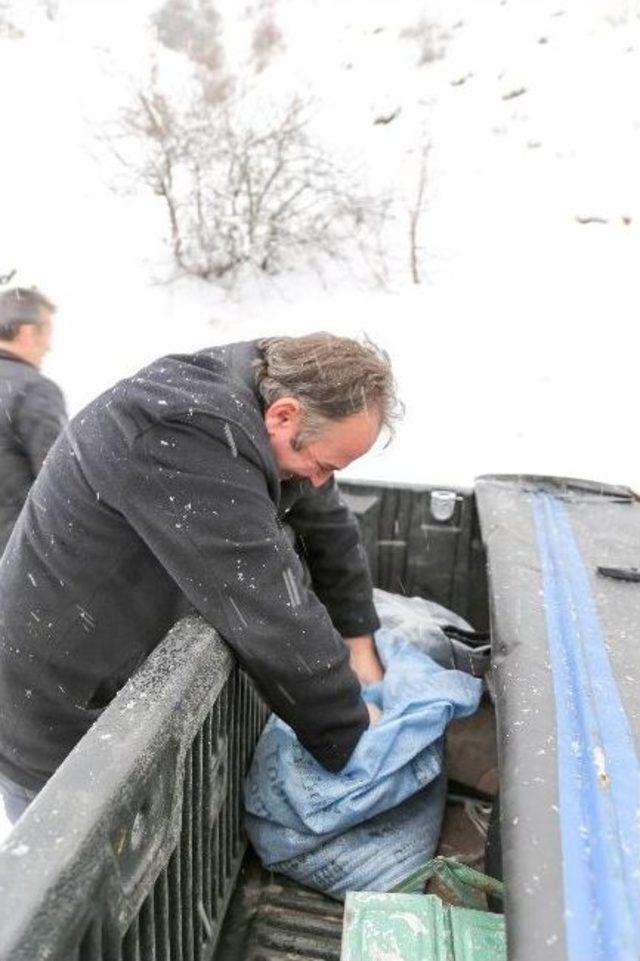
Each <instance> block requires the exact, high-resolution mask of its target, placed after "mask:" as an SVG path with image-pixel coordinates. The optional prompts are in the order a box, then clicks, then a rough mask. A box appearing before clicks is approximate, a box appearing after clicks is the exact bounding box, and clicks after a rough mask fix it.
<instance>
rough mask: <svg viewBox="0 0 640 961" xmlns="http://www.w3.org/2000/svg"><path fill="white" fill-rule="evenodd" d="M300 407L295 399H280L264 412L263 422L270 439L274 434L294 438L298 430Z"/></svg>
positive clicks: (300, 415)
mask: <svg viewBox="0 0 640 961" xmlns="http://www.w3.org/2000/svg"><path fill="white" fill-rule="evenodd" d="M301 418H302V405H301V403H300V401H299V400H296V398H295V397H280V398H279V400H274V402H273V404H270V405H269V406H268V407H267V408H266V410H265V412H264V422H265V424H266V427H267V433H268V434H269V436H270V437H272V436H273V435H274V434H280V435H282V434H285V435H289V434H290V435H291V436H295V435H296V434H297V433H298V431H299V430H300V421H301Z"/></svg>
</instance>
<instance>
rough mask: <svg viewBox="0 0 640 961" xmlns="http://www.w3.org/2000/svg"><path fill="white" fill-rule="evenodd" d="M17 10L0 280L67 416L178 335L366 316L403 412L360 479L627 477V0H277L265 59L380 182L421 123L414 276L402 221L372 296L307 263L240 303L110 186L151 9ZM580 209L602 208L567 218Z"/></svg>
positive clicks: (634, 81) (633, 177)
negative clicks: (34, 320) (35, 323)
mask: <svg viewBox="0 0 640 961" xmlns="http://www.w3.org/2000/svg"><path fill="white" fill-rule="evenodd" d="M19 6H20V22H21V24H23V25H24V32H25V37H24V39H20V40H15V39H14V40H9V39H4V40H0V85H1V89H2V90H3V92H4V95H3V111H2V141H3V148H2V151H1V154H0V211H1V217H0V273H1V272H2V271H4V270H8V269H11V268H13V267H17V268H18V274H17V276H16V279H17V280H19V281H20V282H23V283H37V284H38V285H39V286H41V287H42V289H43V290H45V291H46V292H48V293H49V294H50V296H52V297H53V298H54V299H55V300H56V301H57V302H58V304H59V308H60V309H59V317H58V330H57V335H56V341H55V346H54V350H53V352H52V354H51V355H50V358H49V360H48V362H47V367H46V369H47V371H48V372H49V374H50V375H51V376H53V377H54V378H55V379H56V380H58V381H59V383H60V384H61V385H62V386H63V388H64V390H65V391H66V394H67V397H68V401H69V404H70V407H71V409H72V411H77V410H78V409H79V408H80V407H81V406H83V405H84V404H85V403H86V402H87V401H88V400H90V399H91V397H92V396H93V395H94V394H95V393H97V392H98V391H100V390H102V389H103V388H105V387H106V386H108V385H109V384H110V383H112V382H113V381H114V380H115V379H117V378H119V377H121V376H123V375H125V374H127V373H129V372H130V371H132V370H134V369H135V368H136V367H138V366H140V365H142V364H143V363H145V362H146V361H147V360H148V359H150V358H152V357H154V356H157V355H158V354H161V353H164V352H167V351H181V350H184V349H188V348H192V347H200V346H204V345H207V344H210V343H216V342H223V341H225V340H228V339H242V338H244V337H247V336H253V335H254V334H256V333H265V332H274V331H283V332H296V331H306V330H310V329H314V328H319V327H320V328H324V329H329V330H334V331H340V332H342V331H344V332H348V333H353V332H359V331H366V332H368V333H369V334H370V335H371V336H372V337H373V338H374V339H376V340H378V341H379V342H380V343H381V344H383V345H384V346H385V347H386V348H387V349H388V350H389V352H390V354H391V355H392V357H393V361H394V364H395V367H396V370H397V375H398V380H399V384H400V390H401V394H402V397H403V398H404V400H405V403H406V405H407V416H406V419H405V422H404V424H403V425H402V427H401V428H400V430H399V431H398V435H397V438H396V440H395V441H394V443H393V445H392V446H391V447H390V448H389V449H388V450H386V451H384V452H379V453H376V454H372V455H370V456H369V458H367V459H365V460H364V461H362V462H361V463H359V464H357V465H356V466H355V467H353V468H352V469H351V471H350V473H351V474H352V475H359V476H362V477H376V478H388V479H391V480H407V481H417V482H419V481H429V482H436V483H439V484H447V483H451V484H468V483H470V482H471V481H472V479H473V477H474V476H475V475H477V474H480V473H483V472H488V471H500V472H520V471H531V472H541V473H555V474H568V475H573V476H583V477H590V478H594V479H601V480H606V481H614V482H623V483H631V484H636V485H638V483H639V482H640V468H639V467H638V463H637V458H636V457H635V455H634V453H633V451H634V444H633V443H632V437H633V436H634V434H633V424H634V417H633V414H634V407H635V401H636V376H635V374H636V355H635V350H634V346H635V343H634V333H635V329H636V326H637V314H638V282H637V275H638V272H637V264H638V259H639V258H638V255H639V253H640V203H639V190H640V187H639V183H640V180H639V178H638V176H637V171H638V169H640V164H639V160H640V126H639V124H640V108H639V107H638V100H637V97H635V96H634V91H637V90H638V89H639V81H640V58H639V56H638V52H639V50H640V5H639V4H638V3H636V2H622V0H568V2H562V0H447V2H442V3H426V4H425V3H418V2H414V0H402V2H398V3H389V2H388V0H375V2H374V0H343V2H340V3H338V2H326V0H323V2H313V0H278V2H276V3H275V5H272V8H273V9H274V11H275V15H276V18H277V22H278V24H279V26H280V28H281V29H282V31H283V34H284V42H285V45H286V49H285V52H284V53H283V54H282V56H281V57H280V58H279V60H278V64H277V67H274V70H278V71H280V73H281V74H282V75H283V76H284V77H285V79H286V80H287V82H288V83H289V85H290V86H291V87H292V88H295V87H297V88H299V89H306V88H311V89H313V90H314V91H315V93H316V94H317V95H318V96H320V97H321V99H322V100H323V102H324V104H325V107H326V111H327V117H328V118H329V120H330V129H331V136H332V137H333V138H334V139H335V141H336V143H338V144H340V146H341V148H342V149H343V150H345V151H346V152H351V153H353V154H354V155H359V156H360V157H361V158H362V165H363V176H364V177H366V178H367V180H368V181H369V182H373V183H380V184H388V183H389V182H391V181H393V180H394V179H395V180H396V181H397V179H398V177H399V176H404V177H405V178H407V179H408V178H410V177H411V176H413V175H414V172H413V171H412V169H411V163H412V157H411V155H410V154H408V153H407V151H408V150H410V149H411V147H412V146H413V147H414V148H415V146H416V144H417V143H418V142H419V140H420V136H421V131H422V130H424V131H425V135H426V137H427V138H428V140H429V141H430V143H431V145H432V149H431V153H430V155H429V161H428V165H429V166H428V173H429V183H428V206H427V209H426V211H425V214H424V217H423V220H422V225H421V236H420V241H421V245H422V252H421V255H422V270H423V274H424V277H425V280H424V282H423V283H422V284H420V285H419V286H416V285H413V284H412V283H411V278H410V275H409V264H408V228H407V226H406V223H402V222H399V223H398V225H397V230H396V233H395V235H394V236H393V241H392V246H393V248H394V250H393V251H392V254H393V255H394V257H395V260H396V262H399V263H402V262H403V261H404V260H406V270H404V271H400V272H396V273H395V274H394V276H393V277H392V279H391V282H390V284H389V286H388V288H387V289H385V290H368V289H366V288H365V287H363V285H362V284H359V285H354V283H353V282H351V281H350V280H349V278H348V276H345V277H344V278H343V280H342V281H333V282H332V283H331V284H330V289H325V288H323V286H322V285H321V283H320V282H319V280H318V278H317V277H316V276H315V275H313V274H304V273H299V274H296V275H288V276H285V277H279V278H276V279H275V280H274V281H272V282H268V283H267V284H263V285H259V286H258V285H256V284H253V285H251V287H249V286H247V287H245V288H244V289H240V290H237V291H235V292H234V293H233V295H227V294H226V293H224V292H222V291H220V290H218V289H217V288H215V287H213V286H211V285H207V284H203V283H198V282H194V281H191V282H187V281H179V282H174V283H172V284H168V285H167V284H165V283H162V282H159V281H161V279H162V278H163V277H164V276H166V269H165V268H166V250H165V248H164V247H163V245H162V243H161V239H160V238H161V235H162V232H163V231H164V228H165V224H164V220H163V212H162V210H161V208H160V205H159V202H158V201H156V200H155V199H154V198H150V197H148V196H146V195H142V194H141V195H140V196H136V197H127V198H123V197H117V196H114V194H113V193H112V192H111V191H110V190H109V187H108V182H109V179H110V178H111V177H112V171H111V170H109V169H107V164H106V163H105V160H104V151H101V150H100V149H99V146H98V145H97V144H96V141H95V134H96V130H97V129H99V124H101V123H103V122H104V121H105V119H107V118H108V117H109V114H110V113H112V112H113V111H114V110H115V108H116V106H117V105H118V104H119V103H120V102H121V101H122V98H123V97H124V96H125V92H126V78H127V75H130V74H136V72H137V71H139V70H141V69H142V66H141V65H144V63H145V62H146V60H145V58H146V49H147V47H148V43H149V38H148V34H147V32H146V30H145V20H146V17H147V15H148V12H149V11H150V10H151V9H152V8H153V6H154V5H153V3H151V2H150V0H144V2H138V3H137V4H133V5H132V4H127V3H125V2H123V0H122V2H114V0H109V2H106V0H105V2H98V0H61V2H60V4H59V10H58V14H57V18H56V19H55V20H54V21H49V20H47V19H46V18H45V17H44V16H43V14H42V11H41V8H39V7H38V6H37V5H36V4H35V0H33V4H32V5H30V4H28V3H24V4H21V5H19ZM219 6H220V7H222V8H223V9H224V3H220V4H219ZM227 9H228V10H233V9H234V5H233V4H230V3H229V2H227ZM235 9H236V10H237V11H238V12H237V13H236V14H235V16H234V15H233V14H230V16H229V17H228V20H227V28H226V29H227V38H228V42H229V46H230V49H231V50H232V51H233V45H234V43H235V44H236V46H238V45H239V44H240V43H241V38H242V28H243V22H242V16H241V15H240V12H239V11H240V9H241V7H240V5H237V4H236V5H235ZM421 16H423V17H426V19H427V21H428V22H429V23H432V24H434V25H435V27H436V29H435V30H434V34H433V38H434V39H433V41H432V42H433V45H434V48H435V52H436V53H438V52H441V53H442V54H443V56H442V57H441V58H439V59H434V60H431V61H430V62H427V63H424V64H422V65H419V60H420V53H421V51H420V47H419V43H418V41H415V40H412V39H410V38H407V37H404V38H403V37H401V36H400V34H401V31H402V30H403V29H406V28H408V27H409V28H410V27H412V26H415V25H416V24H417V23H418V22H419V21H420V17H421ZM519 90H523V91H524V92H522V93H521V94H520V95H519V96H515V97H514V96H510V95H512V94H514V93H516V92H517V91H519ZM398 107H399V108H401V112H400V114H399V116H398V117H397V119H396V120H394V121H393V122H392V123H390V124H387V125H374V124H373V120H374V119H375V117H376V116H378V115H379V114H380V113H385V112H390V111H392V110H394V109H396V108H398ZM594 217H595V218H600V219H602V220H605V221H606V223H600V222H599V221H598V222H591V223H579V222H578V221H577V219H576V218H594ZM634 268H635V269H634Z"/></svg>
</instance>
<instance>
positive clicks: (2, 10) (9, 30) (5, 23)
mask: <svg viewBox="0 0 640 961" xmlns="http://www.w3.org/2000/svg"><path fill="white" fill-rule="evenodd" d="M11 16H12V9H11V4H10V3H9V2H6V0H0V38H1V37H4V38H5V39H10V40H20V39H21V38H22V37H24V32H23V31H22V30H20V29H19V28H18V27H17V26H16V25H15V23H14V22H13V20H12V18H11Z"/></svg>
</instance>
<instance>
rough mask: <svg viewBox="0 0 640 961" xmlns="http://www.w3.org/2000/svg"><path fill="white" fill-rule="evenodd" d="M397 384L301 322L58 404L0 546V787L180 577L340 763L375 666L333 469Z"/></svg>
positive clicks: (139, 649) (331, 761)
mask: <svg viewBox="0 0 640 961" xmlns="http://www.w3.org/2000/svg"><path fill="white" fill-rule="evenodd" d="M395 404H396V401H395V395H394V383H393V377H392V373H391V368H390V365H389V362H388V359H387V357H386V355H384V354H383V353H382V351H379V350H378V349H377V348H375V347H374V345H372V344H368V343H365V344H361V343H358V342H356V341H353V340H349V339H348V338H343V337H334V336H331V335H329V334H315V335H310V336H308V337H279V338H271V339H269V340H266V341H261V342H247V343H238V344H227V345H225V346H220V347H214V348H211V349H209V350H205V351H201V352H200V353H197V354H188V355H180V356H170V357H163V358H161V359H160V360H158V361H156V362H155V363H153V364H151V365H150V366H149V367H146V368H144V369H143V370H141V371H138V373H137V374H135V375H134V376H133V377H129V378H127V379H126V380H124V381H121V382H120V383H119V384H116V385H115V386H114V387H113V388H112V389H111V390H109V391H107V392H106V393H105V394H103V395H102V396H101V397H99V398H97V399H96V400H95V401H93V403H91V404H89V406H88V407H87V408H85V410H84V411H82V412H81V413H80V414H79V415H78V416H77V417H76V418H74V420H73V421H72V422H71V423H70V424H69V426H68V428H67V429H66V430H65V431H64V433H63V435H62V437H61V438H60V440H59V441H58V442H57V443H56V444H55V446H54V448H53V450H52V451H51V455H50V456H49V457H48V458H47V461H46V464H45V466H44V469H43V470H42V471H41V473H40V474H39V476H38V478H37V480H36V483H35V485H34V488H33V490H32V492H31V494H30V495H29V497H28V499H27V503H26V504H25V508H24V510H23V512H22V514H21V515H20V518H19V520H18V523H17V525H16V529H15V531H14V534H13V536H12V538H11V540H10V542H9V545H8V547H7V550H6V551H5V553H4V556H3V557H2V558H1V559H0V610H1V611H2V618H0V793H4V796H5V798H7V797H8V796H9V792H13V795H15V794H16V792H17V791H22V792H23V797H24V800H25V801H26V800H28V798H29V796H31V795H32V794H33V793H34V792H36V791H38V790H39V789H40V788H41V787H42V785H43V784H44V783H45V782H46V781H47V779H48V778H49V777H50V776H51V774H53V772H54V771H55V769H56V767H57V766H58V765H59V764H60V763H61V761H62V760H63V759H64V757H65V756H66V755H67V754H68V753H69V751H70V750H71V749H72V748H73V746H74V744H76V742H77V741H78V740H79V739H80V737H81V736H82V735H83V734H84V732H85V731H87V730H88V728H89V727H90V726H91V724H92V723H93V722H94V721H95V719H96V718H97V717H98V715H99V714H100V712H101V711H102V710H103V709H104V708H105V707H106V706H107V704H108V703H109V701H110V700H111V699H112V698H113V697H114V695H115V694H116V693H117V691H118V690H119V688H120V687H122V685H123V684H124V683H125V681H126V680H127V678H129V677H130V676H131V675H132V674H133V672H134V671H135V670H136V669H137V668H138V666H139V665H140V664H141V663H142V661H143V660H144V659H145V657H146V656H147V655H148V654H149V652H150V651H151V650H153V648H154V647H155V646H156V645H157V644H158V643H159V642H160V641H161V639H162V638H163V637H164V635H165V634H166V632H167V631H168V629H169V628H170V627H171V625H172V624H173V623H174V621H175V620H176V618H177V617H178V616H180V613H181V610H182V607H183V602H184V600H185V597H186V599H187V600H188V601H189V602H190V603H191V605H192V606H193V607H194V608H195V609H196V610H197V611H199V612H200V613H201V614H202V616H203V617H204V618H206V620H208V621H209V623H211V624H212V625H213V626H214V627H215V628H216V629H217V630H218V632H219V633H220V635H221V636H222V637H223V638H224V640H225V641H227V643H228V644H229V645H230V647H231V648H232V649H233V651H234V653H235V654H236V656H237V658H238V660H239V662H240V663H241V664H242V665H243V667H244V668H245V669H246V671H247V672H248V673H249V674H250V675H251V677H252V678H253V680H254V682H255V684H256V686H257V687H258V689H259V690H260V692H261V693H262V695H263V697H264V698H265V700H266V701H267V703H268V704H269V705H270V707H271V708H272V710H274V711H275V712H276V713H277V714H278V715H279V716H280V717H281V718H282V719H283V720H285V721H286V722H287V723H288V724H289V725H290V726H291V727H292V728H293V729H294V731H295V732H296V734H297V736H298V739H299V740H300V742H301V743H302V744H303V745H304V746H305V747H306V748H307V750H309V751H310V752H311V754H313V755H314V756H315V758H316V759H317V760H318V761H319V763H320V764H322V765H324V766H325V767H326V768H328V769H329V770H331V771H339V770H340V769H341V768H342V767H343V766H344V764H345V763H346V762H347V760H348V758H349V756H350V754H351V752H352V751H353V749H354V748H355V746H356V743H357V742H358V739H359V738H360V735H361V734H362V732H363V731H364V730H365V729H366V728H367V726H368V725H369V724H370V723H371V722H372V721H374V722H375V720H376V717H375V716H374V715H375V712H374V711H373V709H369V708H368V707H367V706H366V705H365V703H364V701H363V700H362V698H361V695H360V683H359V682H361V681H370V680H375V679H376V677H379V676H381V671H382V669H381V666H380V664H379V662H378V661H377V657H376V654H375V647H374V645H373V639H372V636H371V635H372V632H373V631H374V630H375V629H376V628H377V627H378V625H379V621H378V617H377V614H376V611H375V607H374V605H373V598H372V585H371V578H370V575H369V571H368V568H367V561H366V553H365V551H364V549H363V547H362V544H361V541H360V536H359V531H358V525H357V522H356V520H355V518H354V517H353V515H352V514H351V513H350V512H349V510H348V508H347V506H346V504H345V503H344V502H343V501H342V499H341V497H340V494H339V491H338V489H337V487H336V484H335V480H334V477H333V474H334V472H335V471H338V470H341V469H342V468H343V467H346V466H347V464H349V463H351V461H353V460H355V459H356V458H358V457H361V456H362V455H363V454H365V453H366V451H367V450H369V448H370V447H371V445H372V444H373V443H374V441H375V439H376V438H377V436H378V434H379V432H380V430H381V429H382V428H384V427H385V426H388V425H389V422H390V420H391V418H392V416H393V413H394V408H395ZM291 531H292V532H293V534H294V535H295V538H296V540H297V546H298V548H299V550H300V552H301V554H302V555H303V556H304V558H305V560H306V565H307V568H308V571H309V574H310V577H311V589H309V588H308V587H307V583H306V579H305V577H304V574H303V565H302V564H301V561H300V557H299V556H298V554H297V553H296V550H294V547H293V546H292V543H291V538H290V532H291ZM17 652H19V653H17ZM11 810H12V812H13V816H15V814H16V813H17V810H18V807H17V803H14V804H13V806H12V809H11Z"/></svg>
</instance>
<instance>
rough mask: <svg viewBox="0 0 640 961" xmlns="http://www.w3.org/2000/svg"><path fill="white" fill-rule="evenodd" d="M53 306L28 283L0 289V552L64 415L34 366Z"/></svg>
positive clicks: (47, 337)
mask: <svg viewBox="0 0 640 961" xmlns="http://www.w3.org/2000/svg"><path fill="white" fill-rule="evenodd" d="M54 312H55V307H54V305H53V304H52V303H51V301H50V300H48V299H47V298H46V297H44V296H43V295H42V294H41V293H39V292H38V291H37V290H34V289H28V288H25V287H14V288H12V289H11V290H6V291H4V292H3V293H1V294H0V555H1V554H2V552H3V550H4V548H5V545H6V543H7V541H8V540H9V536H10V534H11V531H12V530H13V527H14V525H15V522H16V519H17V517H18V514H19V513H20V510H21V508H22V505H23V504H24V501H25V499H26V497H27V494H28V492H29V489H30V487H31V485H32V484H33V481H34V479H35V477H36V475H37V473H38V472H39V470H40V468H41V467H42V463H43V461H44V459H45V457H46V455H47V452H48V451H49V448H50V447H51V445H52V444H53V442H54V440H55V439H56V437H57V436H58V434H59V433H60V430H61V428H62V427H63V426H64V423H65V421H66V414H65V406H64V399H63V397H62V394H61V392H60V390H59V388H58V387H56V385H55V384H54V383H53V381H51V380H49V379H48V378H47V377H44V376H43V375H42V374H41V373H40V370H39V367H40V364H41V363H42V359H43V357H44V355H45V354H46V352H47V351H48V349H49V345H50V342H51V326H52V317H53V314H54Z"/></svg>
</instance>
